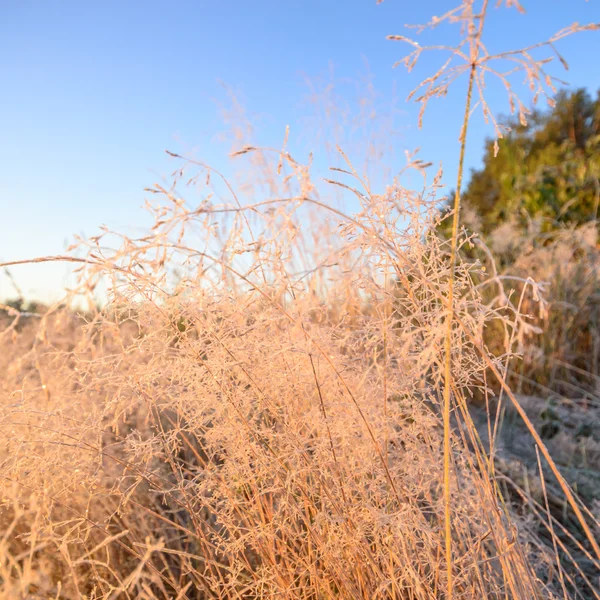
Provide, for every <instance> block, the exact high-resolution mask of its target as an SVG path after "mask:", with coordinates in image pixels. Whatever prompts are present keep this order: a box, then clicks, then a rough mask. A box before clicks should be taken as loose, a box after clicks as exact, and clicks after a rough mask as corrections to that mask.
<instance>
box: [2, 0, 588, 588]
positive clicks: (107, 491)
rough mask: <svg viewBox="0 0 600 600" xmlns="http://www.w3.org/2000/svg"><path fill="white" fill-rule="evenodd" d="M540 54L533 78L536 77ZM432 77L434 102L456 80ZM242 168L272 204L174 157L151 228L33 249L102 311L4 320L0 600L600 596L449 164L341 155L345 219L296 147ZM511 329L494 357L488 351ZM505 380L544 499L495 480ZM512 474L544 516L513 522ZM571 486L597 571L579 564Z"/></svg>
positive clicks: (472, 54)
mask: <svg viewBox="0 0 600 600" xmlns="http://www.w3.org/2000/svg"><path fill="white" fill-rule="evenodd" d="M486 6H487V3H484V7H483V11H481V12H475V10H474V7H473V5H472V3H470V2H466V1H465V2H464V3H463V4H461V5H460V7H459V10H458V11H454V12H451V13H448V15H447V16H446V18H447V19H448V20H458V22H459V23H463V24H464V23H466V24H467V30H466V33H467V35H466V37H465V40H466V42H465V43H466V45H467V47H468V48H469V51H468V52H466V53H463V50H462V48H463V46H462V45H461V46H459V47H458V48H455V49H454V50H455V52H454V54H453V56H458V57H459V58H466V60H467V65H468V66H467V68H466V69H463V70H464V71H465V72H466V73H467V74H468V76H469V77H470V89H471V92H473V90H474V89H477V90H479V91H481V88H482V85H483V79H481V77H482V75H481V73H482V72H484V71H485V69H486V68H487V65H488V63H489V61H490V59H491V58H494V57H488V56H487V55H486V54H485V51H484V47H483V45H482V43H481V35H482V30H483V22H484V18H485V7H486ZM437 24H438V23H437V22H436V23H435V25H437ZM575 29H577V28H575ZM477 32H478V33H477ZM396 37H397V36H396ZM509 56H512V55H509ZM519 56H521V55H519ZM543 64H544V63H539V64H538V63H530V62H527V61H525V69H526V71H527V73H528V74H533V75H532V76H533V78H534V80H535V77H536V76H538V77H539V76H540V74H543V73H544V72H543V70H542V67H543ZM536 65H537V66H536ZM482 69H483V71H482ZM460 72H461V70H460V69H459V70H458V74H460ZM439 75H440V74H438V76H439ZM441 76H443V77H445V75H444V74H443V73H441ZM453 77H454V75H453V74H452V73H451V79H452V78H453ZM432 81H433V82H434V85H433V87H430V88H429V90H428V91H427V92H426V95H425V97H424V99H425V100H428V99H429V98H430V97H433V96H435V95H440V94H441V93H442V92H443V88H439V87H436V84H435V78H434V79H433V80H430V82H429V83H431V82H432ZM443 81H447V80H445V79H444V80H443ZM443 85H446V84H445V83H444V84H443ZM511 94H512V92H511ZM510 97H511V99H513V100H514V96H513V95H511V96H510ZM483 106H484V107H485V106H486V105H485V104H484V105H483ZM469 113H470V107H469V104H467V110H466V113H465V115H466V117H468V115H469ZM467 125H468V118H465V121H464V123H463V135H462V137H461V140H462V143H461V153H464V144H465V139H466V128H467ZM286 139H287V136H286ZM236 154H237V156H238V158H239V159H240V160H245V159H246V160H249V161H250V164H251V165H253V166H254V168H255V169H256V171H257V172H258V173H261V174H265V173H267V174H268V188H267V189H268V190H269V195H268V196H267V197H266V198H265V199H264V200H263V201H259V202H255V203H254V204H249V205H247V204H243V203H242V201H241V199H240V198H241V196H240V198H238V195H237V193H236V189H235V188H234V187H233V186H231V185H230V184H229V183H228V182H227V181H226V180H225V179H224V178H223V177H221V176H220V174H219V173H216V172H215V171H213V170H212V169H210V168H209V167H208V166H206V165H202V164H200V163H197V162H194V161H192V160H186V159H184V158H182V157H177V156H174V157H175V159H176V160H178V161H179V167H178V170H177V171H176V172H175V174H174V182H173V186H172V187H170V188H169V189H165V188H163V187H160V186H156V187H155V188H153V189H152V190H151V191H153V192H154V193H155V197H156V198H157V202H156V203H155V204H153V205H150V204H149V205H148V209H149V210H150V211H151V212H152V213H153V214H154V217H155V225H154V227H153V228H152V229H151V230H150V231H149V232H148V234H147V235H146V236H143V237H141V238H137V239H132V238H129V237H127V236H122V235H118V234H116V233H114V232H108V231H105V232H104V233H103V234H102V235H100V236H98V237H96V238H92V239H90V240H82V241H81V243H80V244H79V246H78V247H77V248H74V249H73V254H71V255H69V256H67V257H44V258H40V259H38V260H39V261H50V260H70V261H72V262H74V263H79V264H80V286H79V287H78V288H77V289H76V290H73V291H72V293H71V297H70V300H73V301H75V300H77V302H79V303H80V305H81V303H82V302H84V301H86V300H87V301H88V302H89V304H88V308H87V309H86V310H85V311H83V310H81V311H79V313H77V314H76V313H75V312H74V311H73V310H72V308H60V307H55V308H53V309H51V310H49V311H47V312H46V313H45V314H44V315H43V317H42V318H41V319H39V320H38V319H34V318H33V317H31V316H24V315H22V314H21V313H19V311H12V312H11V311H5V312H6V314H7V315H8V316H7V318H6V319H5V320H4V325H3V331H2V332H1V333H0V336H1V339H0V341H1V343H2V345H3V347H4V348H6V349H8V352H4V353H3V357H2V359H1V361H2V362H1V363H0V364H1V367H0V368H1V370H2V377H1V383H0V386H1V387H0V411H1V412H0V429H1V435H0V475H1V479H0V493H1V502H2V504H1V505H0V534H2V538H1V541H0V597H2V598H7V599H8V598H64V599H67V598H69V599H70V598H81V597H85V598H95V599H99V598H103V599H104V598H106V599H108V598H147V599H156V598H190V599H192V598H202V599H204V598H276V597H277V598H290V599H291V598H294V599H295V598H306V599H308V598H311V599H313V598H314V599H321V598H323V599H325V598H365V599H367V598H368V599H375V598H406V599H434V598H447V599H448V598H479V597H481V598H490V599H491V598H523V599H525V598H527V599H530V598H548V597H562V596H568V595H572V596H574V597H577V596H578V595H579V596H580V597H590V598H591V597H596V598H598V597H599V594H598V592H597V587H596V582H595V581H593V580H590V577H594V576H596V575H594V573H597V572H598V569H599V568H600V563H599V561H600V550H598V547H597V541H596V538H597V536H598V535H599V533H600V528H599V526H598V522H597V520H596V519H597V515H596V517H595V516H594V513H593V511H592V510H591V509H589V507H588V505H586V504H585V503H584V502H583V501H582V500H581V499H580V498H579V497H577V495H576V494H575V493H574V492H573V491H572V490H571V488H570V487H569V485H568V484H567V482H566V481H565V479H564V478H563V477H562V475H561V474H560V471H559V469H558V467H557V464H556V461H555V460H553V458H552V456H551V453H550V452H549V451H548V449H547V447H546V446H545V445H544V442H543V441H542V439H541V438H540V436H539V434H538V433H537V429H536V427H535V423H533V422H532V421H531V418H530V417H529V416H528V413H527V411H525V410H524V409H523V407H522V406H521V404H520V402H519V399H518V398H517V397H515V395H514V394H513V393H512V391H511V390H510V388H509V387H508V386H507V384H506V382H505V380H506V367H507V365H508V364H509V361H510V359H511V356H512V353H513V349H514V347H515V341H517V340H519V339H521V338H520V336H521V335H522V330H523V328H525V329H526V328H527V320H526V318H525V317H524V316H523V314H522V313H523V310H522V308H523V307H522V306H518V305H517V306H514V307H513V308H514V310H512V311H504V312H502V313H500V312H499V311H498V310H497V307H496V306H495V305H494V304H493V303H491V304H490V303H489V299H488V298H485V299H484V298H483V297H482V289H481V286H480V285H478V283H477V282H480V281H482V279H483V278H484V277H486V275H485V274H484V272H483V270H482V265H480V264H479V263H477V262H473V263H472V262H468V261H465V260H462V259H461V258H460V248H461V246H462V245H463V244H469V243H471V240H470V239H469V238H468V237H467V236H466V235H465V234H464V233H461V230H460V228H459V221H458V216H459V208H460V196H459V195H457V197H456V204H455V211H454V215H453V218H454V219H455V221H454V224H455V226H454V235H453V236H452V239H451V241H450V242H446V241H444V240H442V239H440V238H439V237H438V236H437V235H436V234H435V230H436V226H437V224H438V222H439V219H440V218H441V217H440V215H439V214H438V211H437V206H438V205H439V191H440V181H441V180H440V177H441V175H440V174H438V175H437V176H436V177H435V178H434V179H433V181H432V182H431V183H430V185H429V187H425V189H424V190H423V191H419V192H414V191H410V190H407V189H405V188H404V187H402V185H401V183H400V180H397V181H393V182H391V183H390V185H389V186H388V187H387V188H386V189H385V190H383V191H381V192H378V191H375V190H373V189H372V188H371V184H370V182H369V181H368V179H366V178H365V177H362V176H361V175H360V174H359V173H358V172H357V171H356V170H355V169H354V168H353V165H352V163H351V161H350V160H348V159H347V158H346V156H345V155H344V154H343V153H342V152H341V150H340V154H341V156H342V157H343V159H344V160H345V163H346V167H345V169H344V170H339V169H338V170H337V171H336V175H337V176H338V178H337V179H335V180H330V181H326V182H325V184H324V185H325V186H326V187H325V190H327V189H328V187H327V186H332V185H333V186H335V187H336V188H341V189H343V190H345V191H346V192H349V193H352V194H354V195H355V197H356V199H357V200H358V202H359V203H360V207H361V208H360V211H359V212H358V213H357V214H354V215H344V214H342V213H341V212H338V211H337V210H335V209H333V208H331V207H330V206H328V203H327V202H326V200H324V199H321V198H326V197H327V193H328V192H327V191H324V190H320V188H319V184H317V183H316V182H314V181H313V179H312V178H311V168H310V164H302V163H301V162H299V161H297V160H295V159H294V158H292V156H290V154H289V153H288V152H287V150H286V149H285V144H284V148H283V150H281V151H279V150H269V149H258V148H254V147H251V146H245V147H243V148H242V149H241V150H240V151H238V152H237V153H236ZM424 166H425V165H423V163H420V162H419V161H415V162H409V164H408V165H407V168H408V169H416V170H418V171H419V172H422V173H423V172H424V171H423V170H424ZM461 168H462V167H461ZM259 187H260V186H259ZM458 189H460V186H458ZM192 190H195V192H192ZM184 191H185V192H186V193H190V194H191V193H198V194H199V195H200V198H201V200H200V201H199V202H198V203H196V204H193V205H192V204H191V202H189V201H187V200H185V199H184V195H183V193H184ZM219 194H226V195H227V198H225V199H224V200H223V201H222V202H221V201H220V202H218V203H217V202H215V201H214V198H216V197H219ZM105 284H106V285H107V289H108V299H109V302H108V303H107V305H106V306H105V307H103V308H102V309H98V308H96V307H95V304H94V297H93V293H94V290H95V289H96V288H97V286H99V285H105ZM491 287H493V286H489V288H491ZM533 287H534V289H536V288H535V286H533ZM531 289H532V286H529V287H528V290H526V291H525V292H524V295H523V298H527V302H530V301H531V302H533V301H535V302H539V303H541V302H542V301H541V299H539V298H538V297H537V295H535V294H534V295H533V296H531V298H532V300H530V299H529V296H527V294H528V293H529V291H530V290H531ZM486 293H487V290H486ZM499 295H501V293H500V292H499ZM67 306H72V304H69V302H67ZM498 319H501V320H502V321H503V323H504V326H505V327H506V330H507V331H508V332H509V335H508V336H507V338H508V339H507V344H506V348H505V353H504V354H503V355H501V356H500V357H497V356H495V355H494V354H492V353H489V352H488V351H487V350H486V348H485V347H484V346H483V342H482V340H483V337H482V335H483V331H484V329H485V327H486V323H489V322H491V321H494V322H497V321H498ZM490 372H492V373H494V374H496V376H497V377H498V379H499V382H500V385H501V386H502V387H503V390H504V393H505V394H506V395H507V396H508V397H509V398H510V399H511V400H512V401H513V403H514V405H515V409H516V411H517V413H518V414H519V415H520V416H521V417H523V418H524V420H525V425H526V430H527V428H528V429H529V433H530V434H532V435H533V436H534V440H535V442H536V444H537V446H536V449H537V448H539V450H540V452H541V454H542V455H543V456H544V458H545V460H546V461H547V462H548V465H549V473H551V474H552V475H553V476H554V477H556V481H557V483H552V487H550V484H548V485H546V484H547V482H546V479H545V478H542V479H541V480H540V490H541V492H536V493H532V492H531V490H526V489H525V490H524V486H523V485H520V482H519V481H517V478H516V477H515V476H513V477H509V476H510V473H509V474H508V475H507V474H506V473H504V474H502V473H500V472H499V471H497V470H496V464H497V462H498V461H496V462H495V461H494V459H493V458H490V456H493V455H494V453H495V449H494V444H495V442H496V439H497V430H496V429H497V428H496V421H495V419H496V415H495V413H494V411H493V410H492V409H491V406H490V410H489V411H488V412H487V413H486V414H485V416H484V418H483V421H484V423H485V426H484V428H483V429H484V430H485V431H487V432H489V436H488V437H487V439H484V440H483V441H482V440H481V439H480V434H479V431H480V430H481V428H479V430H478V428H477V426H476V423H475V421H474V420H473V418H472V416H471V414H470V413H469V410H468V408H467V401H468V399H469V396H470V394H472V393H473V392H474V391H475V390H480V391H482V393H483V394H484V395H487V382H486V376H487V375H486V374H488V373H490ZM484 437H485V436H484ZM540 465H541V470H542V471H543V469H544V468H542V463H541V459H540ZM505 471H506V469H505ZM506 479H508V480H509V481H510V482H511V485H512V486H513V488H514V489H515V490H517V495H518V494H519V493H522V494H524V497H525V498H526V499H527V498H533V500H534V501H535V503H537V504H535V503H533V502H532V505H533V506H534V507H537V508H536V510H535V511H534V510H529V511H523V510H521V511H515V510H514V509H513V507H512V505H511V504H509V501H511V500H512V498H511V493H512V492H509V491H507V490H506V489H504V490H503V489H502V486H501V482H503V481H505V480H506ZM528 494H529V495H528ZM560 494H563V495H562V496H560ZM557 497H560V502H562V504H561V509H562V510H563V511H564V513H565V515H568V516H569V518H570V519H571V521H572V522H573V523H574V524H575V526H576V527H577V528H578V529H577V532H578V537H577V539H576V540H575V541H576V543H577V544H578V549H579V550H580V553H582V555H583V556H584V557H585V560H586V561H589V563H590V564H588V565H587V566H586V568H582V567H581V566H580V562H578V560H576V559H574V560H573V561H568V560H567V561H565V560H564V558H565V555H566V554H565V551H564V550H563V547H565V548H567V552H568V546H567V545H566V543H565V542H564V541H563V538H561V536H560V535H559V533H557V528H558V527H561V526H562V527H564V525H563V522H556V519H555V518H554V517H553V514H552V511H551V508H552V507H551V503H552V502H555V498H557ZM565 498H566V501H565ZM588 504H589V503H588ZM539 507H541V508H539ZM543 523H546V524H547V525H548V527H547V529H549V531H550V535H549V537H548V536H547V537H546V539H545V540H544V539H542V538H541V537H540V535H538V532H539V528H540V527H541V524H543ZM563 562H565V565H563ZM567 562H568V564H566V563H567ZM590 565H591V566H590ZM590 573H592V575H590Z"/></svg>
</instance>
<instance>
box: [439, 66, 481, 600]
mask: <svg viewBox="0 0 600 600" xmlns="http://www.w3.org/2000/svg"><path fill="white" fill-rule="evenodd" d="M474 81H475V65H473V67H472V68H471V75H470V77H469V89H468V92H467V102H466V105H465V116H464V120H463V126H462V132H461V137H460V159H459V162H458V177H457V182H456V193H455V195H454V216H453V218H452V242H451V243H452V246H451V250H450V282H449V286H448V307H449V308H448V311H449V312H448V317H447V319H446V338H445V352H446V360H445V364H444V520H445V527H446V569H447V578H448V599H449V600H452V586H453V574H452V516H451V513H450V507H451V497H450V404H451V402H450V387H451V385H452V374H451V367H452V322H453V321H454V276H455V271H456V253H457V248H458V223H459V211H460V188H461V185H462V179H463V171H464V162H465V146H466V140H467V125H468V121H469V114H470V112H471V101H472V98H473V83H474Z"/></svg>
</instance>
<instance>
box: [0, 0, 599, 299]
mask: <svg viewBox="0 0 600 600" xmlns="http://www.w3.org/2000/svg"><path fill="white" fill-rule="evenodd" d="M453 4H454V3H453V2H452V3H449V2H441V1H440V0H422V1H421V2H408V1H406V0H385V2H383V3H382V4H380V5H377V4H376V1H375V0H346V1H344V2H340V1H339V0H338V1H334V0H279V1H276V0H254V1H252V2H250V1H248V0H213V1H203V0H196V1H185V0H176V1H173V0H172V1H167V0H163V1H157V0H136V1H134V0H128V1H125V2H124V1H118V2H117V1H110V0H103V1H99V0H97V1H95V2H92V1H83V2H82V1H81V0H77V1H67V0H63V1H52V0H43V1H37V2H36V1H31V0H3V1H2V2H1V3H0V81H1V89H2V93H1V94H0V165H1V166H0V209H1V211H0V260H12V259H20V258H28V257H34V256H38V255H45V254H56V253H61V252H62V251H63V248H64V246H65V240H70V239H71V237H72V235H73V234H74V233H84V234H86V235H93V234H94V233H96V232H97V227H98V226H99V225H100V224H102V223H107V224H108V225H109V226H113V227H121V228H132V227H136V226H139V225H141V224H143V223H145V222H146V221H145V216H144V213H143V211H142V209H141V208H140V207H141V205H142V204H143V202H144V199H145V198H146V196H147V194H146V193H144V191H143V188H144V187H147V186H149V185H151V184H152V183H153V182H155V181H157V180H159V179H160V177H162V176H168V174H169V173H170V172H171V171H172V170H173V169H174V168H175V164H174V163H173V162H172V161H170V160H169V159H168V158H167V157H166V156H165V155H164V152H163V151H164V149H166V148H168V149H171V150H174V151H180V152H193V153H194V155H195V156H196V157H199V158H202V159H204V160H206V161H208V162H210V163H212V164H214V165H216V166H218V167H221V168H224V169H225V170H227V169H228V167H227V164H228V163H227V160H226V159H225V156H226V153H227V151H228V150H229V146H228V145H227V144H223V143H220V142H219V141H218V139H217V137H216V136H217V134H218V133H219V132H221V131H223V130H224V129H225V126H224V125H223V124H222V121H221V118H220V114H219V103H224V104H226V101H227V96H226V93H225V91H224V88H223V86H222V84H221V82H225V83H226V84H228V85H229V86H231V87H232V88H234V89H235V90H237V91H239V92H240V93H241V95H242V98H243V102H244V105H245V107H246V109H247V110H248V112H249V114H252V115H260V119H259V121H258V122H259V123H260V125H259V126H258V128H257V136H256V139H255V141H256V142H257V143H261V144H265V145H276V146H279V145H280V143H281V140H282V137H283V132H284V129H285V126H286V125H287V124H289V125H290V126H291V135H292V139H294V140H295V143H297V144H298V147H299V148H301V149H302V150H304V149H305V148H308V145H309V144H310V143H311V142H315V140H314V135H313V134H314V132H313V131H311V128H313V127H314V122H313V121H310V120H307V119H306V117H307V116H310V115H311V114H314V109H313V108H311V107H310V106H309V105H308V104H307V102H306V96H307V93H308V88H307V85H306V82H305V76H309V77H310V78H311V79H312V80H313V81H318V80H319V78H321V80H323V78H326V77H327V76H328V75H327V74H328V70H329V69H330V67H331V65H332V66H333V70H334V73H335V78H336V80H338V81H340V80H343V79H344V78H351V79H353V80H356V79H358V78H360V76H361V74H364V71H365V69H364V61H365V60H366V61H368V64H369V69H370V73H371V75H372V76H373V78H374V79H373V82H374V85H375V87H376V88H377V89H378V90H379V92H380V93H381V97H380V100H379V101H378V102H379V103H380V104H381V105H382V106H383V105H384V104H385V103H386V102H388V103H389V102H390V101H391V99H392V97H393V95H394V93H395V94H396V95H397V97H398V98H399V102H398V104H397V108H398V113H397V116H396V124H395V127H394V133H393V143H394V147H395V149H396V151H398V153H399V155H398V161H399V162H398V164H399V165H400V164H401V156H400V153H401V151H403V150H404V149H405V148H406V149H414V148H415V147H420V148H421V155H422V158H424V159H427V160H432V161H434V162H435V163H437V162H439V161H443V164H444V168H445V173H446V175H447V177H448V180H449V181H448V183H449V185H451V184H452V178H453V176H454V172H455V169H456V162H457V158H456V140H457V135H458V125H457V123H458V122H459V119H460V114H461V109H460V103H461V101H462V99H463V89H462V88H458V89H457V92H456V93H455V94H453V95H450V97H449V98H447V99H445V100H438V101H435V102H434V104H432V105H431V108H430V110H429V113H428V115H426V120H425V127H424V128H423V129H422V130H421V131H419V130H418V129H417V127H416V114H417V112H418V108H416V107H415V106H414V105H406V104H405V102H404V100H405V98H406V95H407V93H408V91H409V90H410V89H411V88H412V86H413V85H414V83H415V82H416V81H418V80H419V79H418V78H419V76H421V75H423V74H429V73H430V71H431V69H432V68H433V67H435V66H436V65H438V64H439V61H440V57H439V56H434V55H432V56H431V58H430V59H425V60H424V61H423V63H422V66H421V68H419V69H417V70H416V72H415V73H413V74H411V75H407V74H406V72H405V71H404V70H402V69H396V70H392V64H393V63H394V61H395V60H397V59H399V58H400V57H401V56H402V55H403V53H404V51H405V50H406V48H405V46H404V45H403V44H400V43H398V42H390V41H386V39H385V36H386V35H387V34H394V33H400V34H401V33H406V31H405V30H404V28H403V24H404V23H414V22H423V21H426V20H427V19H428V18H429V17H430V16H432V15H435V14H438V15H439V14H441V13H443V12H444V11H445V10H447V9H448V8H449V7H451V6H452V5H453ZM493 4H495V2H494V3H493ZM523 5H524V7H525V8H526V9H527V15H526V16H520V15H518V14H517V13H516V11H514V10H507V9H501V10H492V12H491V18H490V19H489V21H488V23H487V25H486V40H487V43H488V47H489V49H490V51H497V50H509V49H512V48H515V47H520V46H522V45H523V44H525V43H530V42H533V41H542V40H543V39H545V38H547V37H548V36H549V35H551V34H552V33H554V32H555V31H556V30H558V29H560V28H561V27H563V26H565V25H568V24H570V23H572V22H573V21H579V22H582V23H583V22H590V21H600V7H599V5H598V1H597V0H589V1H588V2H585V1H584V0H571V1H570V2H566V1H564V0H563V1H558V0H530V1H527V0H523ZM446 31H448V30H443V31H440V32H439V35H440V36H441V37H437V38H436V39H438V41H439V40H442V41H450V42H453V41H455V39H456V38H454V37H449V38H446V37H445V36H446V33H445V32H446ZM426 39H427V38H425V40H426ZM559 47H560V49H561V50H562V51H563V53H564V55H565V56H566V57H567V59H568V60H569V62H570V64H571V69H570V71H569V72H568V73H561V72H560V71H559V70H558V69H555V70H554V71H553V72H554V73H555V74H559V75H562V77H563V78H565V79H566V80H567V81H568V82H569V83H570V84H571V85H573V86H577V87H579V86H585V87H588V88H589V89H590V90H591V91H593V92H595V90H596V89H598V87H600V69H599V68H598V60H599V59H598V57H600V33H585V34H581V35H579V36H577V37H574V38H572V39H569V40H566V41H565V42H563V43H562V44H560V45H559ZM353 90H354V88H353V87H352V85H349V84H348V85H341V87H340V88H339V93H340V94H341V95H346V96H345V97H344V101H345V102H347V103H348V105H349V106H350V107H352V106H356V105H355V97H354V91H353ZM394 90H395V92H394ZM526 97H527V95H526ZM489 98H490V103H491V106H492V108H493V110H494V111H495V112H499V111H503V112H506V110H507V105H506V103H505V99H504V97H503V96H500V95H499V94H498V90H497V88H495V87H491V88H490V96H489ZM490 133H491V132H490V130H489V129H486V128H485V127H484V126H483V123H482V121H481V119H479V120H477V119H476V120H475V121H474V127H473V129H472V131H471V135H470V139H469V143H470V146H469V152H468V156H467V163H468V165H469V166H474V165H475V166H476V165H477V164H478V163H479V160H480V157H481V149H482V145H483V140H484V138H485V136H486V135H489V134H490ZM390 137H392V134H391V135H390ZM317 146H318V144H317ZM314 150H315V151H316V152H317V153H319V152H320V151H321V148H319V147H315V148H314ZM323 160H324V159H323ZM66 273H68V269H67V267H66V266H65V265H43V266H35V267H34V266H26V267H15V268H13V274H14V276H15V277H16V279H17V281H18V282H19V284H20V285H21V287H22V288H23V290H24V291H25V293H26V294H27V295H29V296H30V297H37V298H45V297H47V296H48V295H49V294H51V295H53V296H54V295H55V294H56V292H57V290H58V289H59V288H60V286H61V285H62V284H63V283H64V282H66V281H67V279H68V278H67V276H66ZM7 294H8V295H10V294H11V290H10V287H9V286H8V283H7V281H6V279H5V278H0V297H3V296H6V295H7Z"/></svg>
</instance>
